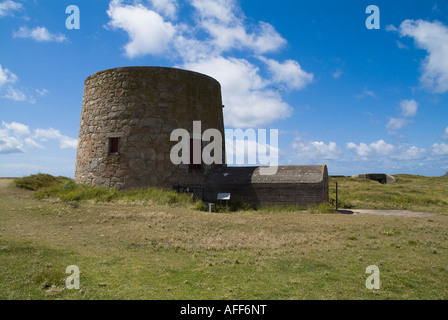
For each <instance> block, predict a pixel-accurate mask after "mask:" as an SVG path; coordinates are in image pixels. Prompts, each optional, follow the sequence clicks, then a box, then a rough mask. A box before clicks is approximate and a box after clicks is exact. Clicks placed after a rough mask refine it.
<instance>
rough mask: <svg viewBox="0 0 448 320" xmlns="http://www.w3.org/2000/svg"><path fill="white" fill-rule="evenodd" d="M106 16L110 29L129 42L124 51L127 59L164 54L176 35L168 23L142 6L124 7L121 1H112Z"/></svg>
mask: <svg viewBox="0 0 448 320" xmlns="http://www.w3.org/2000/svg"><path fill="white" fill-rule="evenodd" d="M156 3H158V2H156ZM107 14H108V15H109V17H110V19H111V21H110V22H109V26H110V27H112V28H113V29H122V30H124V31H125V32H126V33H127V34H128V36H129V38H130V42H129V43H127V44H126V45H125V50H126V55H127V56H128V57H129V58H134V57H137V56H142V55H146V54H159V53H162V52H164V51H165V50H167V48H168V44H169V42H170V41H171V40H172V39H173V36H174V34H175V33H176V30H175V27H174V26H173V25H172V24H171V23H170V22H165V21H164V19H163V18H162V17H161V16H160V15H159V14H158V13H157V12H155V11H153V10H149V9H148V8H146V7H145V6H143V5H142V4H137V5H125V4H123V3H122V1H121V0H113V1H111V2H110V5H109V9H108V10H107Z"/></svg>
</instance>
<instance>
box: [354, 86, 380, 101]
mask: <svg viewBox="0 0 448 320" xmlns="http://www.w3.org/2000/svg"><path fill="white" fill-rule="evenodd" d="M375 96H376V95H375V92H373V91H372V90H369V89H367V88H364V91H363V92H362V93H359V94H355V98H356V99H363V98H365V97H372V98H375Z"/></svg>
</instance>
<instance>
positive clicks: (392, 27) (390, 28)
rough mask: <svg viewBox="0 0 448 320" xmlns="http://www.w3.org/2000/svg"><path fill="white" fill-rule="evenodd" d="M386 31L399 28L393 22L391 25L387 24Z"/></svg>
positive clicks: (395, 30)
mask: <svg viewBox="0 0 448 320" xmlns="http://www.w3.org/2000/svg"><path fill="white" fill-rule="evenodd" d="M386 31H390V32H397V31H398V29H397V27H395V26H394V25H393V24H389V25H387V26H386Z"/></svg>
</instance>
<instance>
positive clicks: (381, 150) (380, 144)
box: [370, 140, 395, 156]
mask: <svg viewBox="0 0 448 320" xmlns="http://www.w3.org/2000/svg"><path fill="white" fill-rule="evenodd" d="M370 148H371V149H372V150H373V151H375V152H376V154H378V155H382V156H387V155H390V154H391V153H392V152H393V151H394V149H395V148H394V146H393V145H391V144H389V143H386V142H385V141H384V140H378V141H376V142H372V143H371V144H370Z"/></svg>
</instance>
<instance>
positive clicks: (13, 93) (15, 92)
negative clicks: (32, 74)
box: [3, 86, 35, 103]
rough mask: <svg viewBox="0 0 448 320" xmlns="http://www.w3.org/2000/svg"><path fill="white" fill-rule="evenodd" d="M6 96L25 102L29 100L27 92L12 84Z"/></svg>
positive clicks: (32, 101)
mask: <svg viewBox="0 0 448 320" xmlns="http://www.w3.org/2000/svg"><path fill="white" fill-rule="evenodd" d="M3 97H4V98H7V99H10V100H14V101H18V102H24V101H26V100H27V97H26V94H25V93H23V92H22V91H21V90H19V89H15V88H13V87H11V86H9V87H8V90H7V93H6V94H5V95H4V96H3ZM29 102H31V103H34V102H35V101H34V100H30V101H29Z"/></svg>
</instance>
